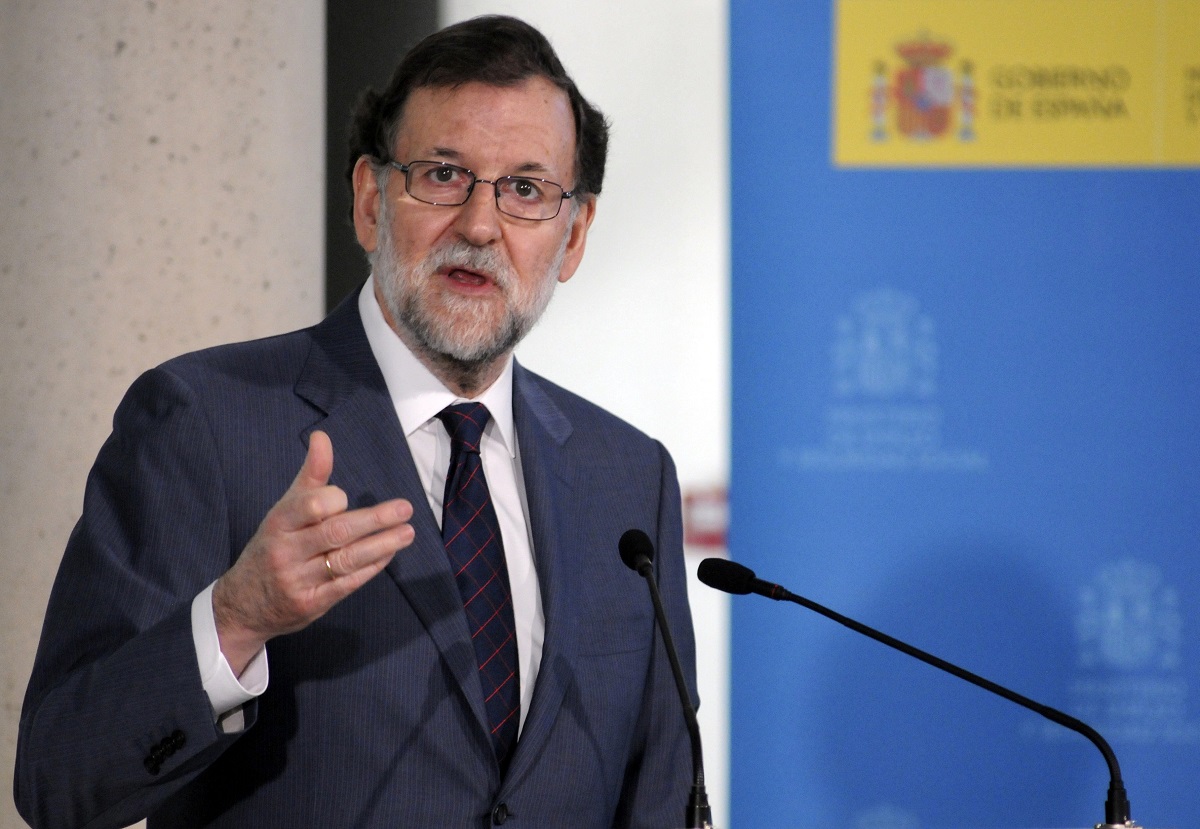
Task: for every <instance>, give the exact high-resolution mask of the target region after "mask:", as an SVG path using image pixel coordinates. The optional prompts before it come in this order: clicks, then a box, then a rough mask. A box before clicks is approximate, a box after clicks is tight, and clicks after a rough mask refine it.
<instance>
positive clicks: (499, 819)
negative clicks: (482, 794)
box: [492, 803, 508, 826]
mask: <svg viewBox="0 0 1200 829" xmlns="http://www.w3.org/2000/svg"><path fill="white" fill-rule="evenodd" d="M506 820H508V805H507V804H505V803H501V804H500V805H499V806H497V807H496V808H495V809H492V823H493V824H494V825H496V826H500V825H502V824H503V823H504V821H506Z"/></svg>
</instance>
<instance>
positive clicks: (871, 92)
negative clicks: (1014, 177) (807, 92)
mask: <svg viewBox="0 0 1200 829" xmlns="http://www.w3.org/2000/svg"><path fill="white" fill-rule="evenodd" d="M835 38H836V41H835V58H834V60H835V66H834V71H835V77H834V125H833V160H834V163H835V164H837V165H839V166H847V167H862V166H868V167H870V166H881V167H882V166H886V167H1185V166H1186V167H1190V166H1200V0H838V3H837V18H836V23H835Z"/></svg>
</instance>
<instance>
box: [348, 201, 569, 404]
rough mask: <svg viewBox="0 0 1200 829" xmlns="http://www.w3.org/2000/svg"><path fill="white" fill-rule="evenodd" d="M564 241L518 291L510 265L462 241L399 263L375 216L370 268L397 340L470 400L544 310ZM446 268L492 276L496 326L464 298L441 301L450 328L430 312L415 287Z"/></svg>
mask: <svg viewBox="0 0 1200 829" xmlns="http://www.w3.org/2000/svg"><path fill="white" fill-rule="evenodd" d="M568 238H569V234H564V235H563V240H562V244H561V245H560V247H559V250H558V253H557V254H556V256H555V257H554V260H553V261H552V262H551V263H550V266H549V267H548V268H547V269H546V272H545V273H544V274H542V276H541V278H540V279H539V280H538V281H537V283H536V285H535V286H534V287H533V288H532V289H528V290H523V289H522V287H521V284H520V281H519V280H518V279H517V276H516V274H515V273H514V272H513V269H512V267H511V265H509V263H508V262H507V261H505V259H504V257H503V256H502V255H501V254H500V253H499V252H498V251H496V250H495V249H494V248H481V247H476V246H474V245H471V244H469V243H467V242H465V241H461V240H460V241H458V242H455V243H453V244H447V245H443V246H442V247H439V248H435V249H434V250H432V251H430V252H429V254H427V255H426V256H425V258H424V259H423V260H421V261H418V262H415V263H410V262H402V261H400V259H399V257H398V256H397V255H396V249H395V245H393V244H392V239H391V229H390V221H389V219H388V217H387V216H381V217H380V222H379V237H378V247H377V248H376V255H375V256H374V257H373V261H372V267H373V270H374V273H375V281H376V284H377V285H379V288H380V292H381V294H382V295H383V299H384V303H385V304H386V305H387V310H388V312H389V314H390V315H391V318H392V320H393V322H394V323H395V325H396V326H397V328H398V329H400V330H399V331H398V332H397V333H398V334H400V336H401V339H403V340H404V341H405V343H406V344H407V345H408V346H409V347H410V348H411V349H412V350H413V351H414V352H415V353H416V354H417V356H418V357H420V358H422V360H423V361H424V362H426V364H427V365H429V366H430V368H431V370H432V371H433V372H434V374H436V375H437V376H438V377H439V378H440V379H442V381H443V382H447V384H448V385H452V386H455V387H456V388H458V389H461V390H462V391H463V392H465V393H467V394H473V393H475V392H478V391H482V386H483V384H484V383H486V382H487V381H488V380H489V379H490V378H489V375H490V373H491V371H492V369H493V368H494V366H495V365H496V363H497V362H498V361H500V360H503V359H505V358H507V357H508V355H509V354H510V353H511V352H512V350H513V349H514V348H516V346H517V343H519V342H520V341H521V340H522V339H524V337H525V335H526V334H528V333H529V331H530V330H531V329H532V328H533V326H534V325H535V324H536V323H537V321H538V320H539V319H540V318H541V316H542V313H543V312H544V311H545V310H546V306H547V305H549V304H550V298H551V297H552V296H553V295H554V285H555V283H556V282H557V280H558V275H559V273H560V272H561V270H562V262H563V258H564V256H565V255H566V248H567V240H568ZM449 265H454V266H457V267H462V268H465V269H468V270H475V271H481V272H484V273H488V274H491V275H492V277H493V278H494V280H495V282H496V285H497V286H498V287H499V288H500V290H501V292H502V293H503V296H504V300H505V307H504V313H503V316H502V317H501V318H500V320H499V321H498V322H497V321H494V310H493V308H492V307H491V303H484V302H480V301H477V300H474V299H471V298H469V297H461V296H454V295H444V296H442V297H440V298H439V300H438V301H439V303H440V304H441V305H442V306H443V310H444V311H445V312H446V315H447V316H448V317H449V318H450V319H451V320H452V322H447V321H446V319H445V318H442V317H439V316H438V314H437V313H436V312H435V311H434V310H433V309H432V308H431V307H430V303H429V301H428V300H427V298H426V297H424V296H423V295H422V293H421V291H420V286H421V284H422V282H423V281H424V280H428V279H430V278H431V277H432V276H433V274H435V273H437V272H438V270H440V269H441V268H443V267H446V266H449ZM406 335H407V336H406Z"/></svg>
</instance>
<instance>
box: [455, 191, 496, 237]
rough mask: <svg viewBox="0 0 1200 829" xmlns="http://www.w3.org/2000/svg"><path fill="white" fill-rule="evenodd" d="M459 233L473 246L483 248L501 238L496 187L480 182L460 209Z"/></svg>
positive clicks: (457, 223)
mask: <svg viewBox="0 0 1200 829" xmlns="http://www.w3.org/2000/svg"><path fill="white" fill-rule="evenodd" d="M456 225H457V226H458V232H459V233H460V234H462V237H463V238H464V239H466V240H467V241H468V242H470V243H471V244H473V245H476V246H483V245H486V244H488V243H489V242H494V241H495V240H496V239H498V238H500V207H499V205H497V204H496V185H494V184H492V183H491V182H490V181H482V180H478V181H476V182H475V187H474V188H473V189H472V190H471V195H469V196H467V200H466V202H465V203H464V204H463V205H462V206H461V207H459V214H458V220H457V222H456Z"/></svg>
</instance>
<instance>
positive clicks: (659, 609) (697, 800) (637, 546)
mask: <svg viewBox="0 0 1200 829" xmlns="http://www.w3.org/2000/svg"><path fill="white" fill-rule="evenodd" d="M619 547H620V552H621V560H622V561H624V562H625V564H626V566H628V567H629V569H631V570H634V571H635V572H637V574H638V575H639V576H641V577H642V578H644V579H645V580H646V585H647V586H648V587H649V588H650V599H651V601H653V603H654V617H655V619H656V620H657V623H658V629H659V632H660V633H662V638H663V645H664V646H665V648H666V651H667V659H668V660H669V661H670V663H671V673H672V674H674V676H675V688H676V690H678V691H679V702H680V705H681V706H682V708H683V719H684V722H685V723H687V730H688V737H690V738H691V743H692V789H691V793H690V795H689V796H688V804H687V814H686V816H685V821H686V822H685V824H684V825H685V827H687V829H712V809H711V808H710V807H709V805H708V792H707V791H706V790H705V787H704V752H703V750H702V749H701V745H700V723H699V722H698V721H697V720H696V709H695V707H694V706H693V705H692V700H691V698H690V697H689V696H688V689H687V682H686V681H685V680H684V677H683V667H682V666H681V665H680V664H679V653H678V652H677V651H676V650H675V640H674V638H673V637H672V636H671V626H670V625H669V624H667V614H666V611H665V610H664V609H663V603H662V595H661V594H660V593H659V591H658V583H657V582H656V581H655V579H654V565H653V564H651V563H650V557H651V556H652V555H653V553H654V545H653V544H652V543H651V541H650V537H649V536H647V535H646V534H645V533H644V532H642V531H641V530H628V531H626V532H625V533H624V534H623V535H622V536H621V540H620V543H619Z"/></svg>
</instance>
